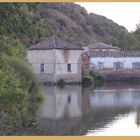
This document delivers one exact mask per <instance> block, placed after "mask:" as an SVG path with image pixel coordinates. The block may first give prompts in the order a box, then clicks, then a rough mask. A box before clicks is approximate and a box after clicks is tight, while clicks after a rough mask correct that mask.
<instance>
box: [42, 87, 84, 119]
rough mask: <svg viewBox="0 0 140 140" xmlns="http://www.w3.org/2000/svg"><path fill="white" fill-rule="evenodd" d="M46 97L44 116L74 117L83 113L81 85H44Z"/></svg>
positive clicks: (43, 108)
mask: <svg viewBox="0 0 140 140" xmlns="http://www.w3.org/2000/svg"><path fill="white" fill-rule="evenodd" d="M42 89H43V96H44V98H45V100H44V103H43V106H42V110H41V112H40V116H41V117H42V118H52V119H61V118H68V117H70V118H73V117H80V116H81V115H82V102H81V100H82V97H81V87H80V86H73V87H72V86H67V87H65V88H63V89H60V88H57V87H43V88H42Z"/></svg>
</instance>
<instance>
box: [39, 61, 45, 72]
mask: <svg viewBox="0 0 140 140" xmlns="http://www.w3.org/2000/svg"><path fill="white" fill-rule="evenodd" d="M40 71H41V72H44V63H41V65H40Z"/></svg>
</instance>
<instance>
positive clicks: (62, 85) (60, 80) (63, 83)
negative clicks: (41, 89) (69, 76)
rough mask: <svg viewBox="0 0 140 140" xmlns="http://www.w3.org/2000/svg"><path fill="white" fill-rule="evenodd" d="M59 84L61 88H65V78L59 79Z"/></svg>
mask: <svg viewBox="0 0 140 140" xmlns="http://www.w3.org/2000/svg"><path fill="white" fill-rule="evenodd" d="M57 86H58V87H59V88H63V87H64V86H65V81H64V79H59V80H58V82H57Z"/></svg>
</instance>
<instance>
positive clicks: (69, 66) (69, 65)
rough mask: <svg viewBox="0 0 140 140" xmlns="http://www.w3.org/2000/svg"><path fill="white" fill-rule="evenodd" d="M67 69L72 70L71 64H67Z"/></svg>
mask: <svg viewBox="0 0 140 140" xmlns="http://www.w3.org/2000/svg"><path fill="white" fill-rule="evenodd" d="M67 70H68V72H71V64H68V65H67Z"/></svg>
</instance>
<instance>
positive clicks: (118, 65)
mask: <svg viewBox="0 0 140 140" xmlns="http://www.w3.org/2000/svg"><path fill="white" fill-rule="evenodd" d="M114 69H115V70H123V63H122V62H115V63H114Z"/></svg>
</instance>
